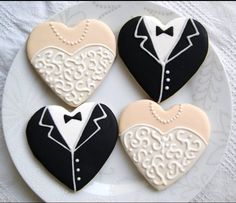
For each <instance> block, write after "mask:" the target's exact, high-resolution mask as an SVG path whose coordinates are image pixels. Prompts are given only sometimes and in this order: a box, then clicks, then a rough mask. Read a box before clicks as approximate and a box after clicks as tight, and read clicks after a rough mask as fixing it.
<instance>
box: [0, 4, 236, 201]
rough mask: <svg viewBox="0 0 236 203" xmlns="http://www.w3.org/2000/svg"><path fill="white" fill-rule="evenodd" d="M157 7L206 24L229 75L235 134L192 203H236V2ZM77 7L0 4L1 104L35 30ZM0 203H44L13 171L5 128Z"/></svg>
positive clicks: (0, 155)
mask: <svg viewBox="0 0 236 203" xmlns="http://www.w3.org/2000/svg"><path fill="white" fill-rule="evenodd" d="M156 3H158V4H160V5H162V6H166V7H168V8H170V9H173V10H174V11H175V12H179V13H181V14H183V15H186V16H191V17H193V18H195V19H197V20H199V21H200V22H202V23H203V24H205V25H207V27H208V31H209V36H210V39H211V41H212V42H213V44H214V45H215V47H216V51H217V53H218V55H219V56H220V59H221V61H222V63H223V65H224V68H225V70H226V72H227V75H228V79H229V81H230V87H231V92H232V100H233V101H232V103H233V125H232V131H231V135H230V138H229V141H228V146H227V149H226V151H225V155H224V158H223V160H222V162H221V164H220V165H219V168H218V170H217V172H216V174H215V176H214V178H213V179H212V181H211V182H210V183H208V184H207V186H206V187H205V188H204V189H203V190H202V192H201V193H199V194H198V195H197V196H196V197H195V198H194V200H193V201H236V133H235V132H234V131H235V130H236V82H235V81H236V36H235V33H236V12H235V10H236V2H171V1H168V2H164V1H162V2H156ZM75 4H76V2H0V100H1V99H2V93H3V88H4V83H5V79H6V77H7V73H8V70H9V68H10V66H11V63H12V61H13V59H14V57H15V55H16V53H17V51H18V50H19V49H20V48H21V46H22V44H23V43H24V42H25V40H26V38H27V36H28V34H29V32H30V31H31V30H32V28H33V27H35V26H36V25H37V24H38V23H40V22H41V21H43V20H45V19H47V18H48V17H50V16H51V15H53V14H55V13H57V12H60V11H62V10H63V9H65V8H67V7H69V6H73V5H75ZM225 108H228V107H225ZM0 125H1V122H0ZM0 201H1V202H4V201H6V202H9V201H11V202H17V201H40V199H39V198H38V197H37V196H36V195H35V194H34V193H33V192H32V191H31V190H30V189H29V188H28V186H27V185H26V184H25V182H24V181H23V180H22V179H21V177H20V175H19V174H18V172H17V170H16V169H15V167H14V165H13V163H12V161H11V159H10V156H9V154H8V151H7V148H6V144H5V141H4V136H3V132H2V127H1V126H0Z"/></svg>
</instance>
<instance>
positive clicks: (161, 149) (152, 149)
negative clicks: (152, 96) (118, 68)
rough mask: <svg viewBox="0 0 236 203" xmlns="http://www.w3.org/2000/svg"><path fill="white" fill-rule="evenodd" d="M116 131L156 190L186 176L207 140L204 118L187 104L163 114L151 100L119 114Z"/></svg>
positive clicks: (199, 110)
mask: <svg viewBox="0 0 236 203" xmlns="http://www.w3.org/2000/svg"><path fill="white" fill-rule="evenodd" d="M119 127H120V139H121V142H122V144H123V147H124V149H125V151H126V152H127V154H128V155H129V157H130V158H131V160H132V161H133V163H134V164H135V166H136V167H137V169H138V170H139V172H140V173H141V174H142V175H143V176H144V177H145V179H146V180H147V181H148V182H149V183H150V184H151V185H152V186H153V187H154V188H156V189H157V190H163V189H165V188H167V187H168V186H170V185H171V184H173V183H174V182H175V181H177V180H178V179H180V178H181V177H182V176H183V175H184V174H186V173H187V172H188V171H189V170H190V168H191V167H192V166H193V165H194V163H195V162H196V161H197V160H198V159H199V157H200V156H201V154H202V153H203V151H204V150H205V148H206V147H207V144H208V141H209V137H210V123H209V120H208V117H207V115H206V114H205V113H204V112H203V111H202V110H201V109H199V108H198V107H196V106H193V105H190V104H180V105H175V106H173V107H172V108H170V109H168V110H166V111H165V110H163V109H162V108H161V106H159V105H158V104H156V103H155V102H153V101H151V100H140V101H137V102H134V103H133V104H130V105H129V106H128V107H127V108H126V109H125V110H124V111H123V112H122V114H121V117H120V126H119Z"/></svg>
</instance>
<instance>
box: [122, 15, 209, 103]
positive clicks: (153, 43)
mask: <svg viewBox="0 0 236 203" xmlns="http://www.w3.org/2000/svg"><path fill="white" fill-rule="evenodd" d="M118 50H119V54H120V57H121V58H122V60H123V61H124V63H125V65H126V66H127V67H128V69H129V71H130V73H131V74H132V75H133V76H134V78H135V79H136V80H137V82H138V83H139V84H140V85H141V86H142V88H143V89H144V90H145V91H146V92H147V93H148V95H149V96H150V97H151V98H152V99H153V100H155V101H157V102H162V101H164V100H165V99H167V98H168V97H170V96H171V95H173V94H174V93H176V92H177V91H178V90H179V89H180V88H181V87H183V86H184V85H185V84H186V82H187V81H188V80H189V79H190V78H191V77H192V76H193V75H194V74H195V73H196V71H197V70H198V69H199V67H200V66H201V64H202V63H203V61H204V59H205V57H206V55H207V51H208V35H207V31H206V29H205V28H204V27H203V26H202V25H201V24H200V23H199V22H198V21H196V20H193V19H189V18H184V17H181V18H176V19H174V20H172V21H170V22H168V23H167V24H166V25H163V24H162V23H161V22H160V21H159V20H158V19H157V18H154V17H151V16H138V17H135V18H132V19H131V20H129V21H128V22H126V24H125V25H124V26H123V27H122V29H121V30H120V33H119V37H118Z"/></svg>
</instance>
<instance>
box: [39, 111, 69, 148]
mask: <svg viewBox="0 0 236 203" xmlns="http://www.w3.org/2000/svg"><path fill="white" fill-rule="evenodd" d="M39 126H41V127H43V128H48V130H49V131H48V138H49V139H51V140H52V141H53V142H56V143H57V144H59V145H60V146H62V147H63V148H65V149H67V150H69V151H70V148H69V147H68V145H67V144H66V142H65V140H64V139H63V137H62V136H61V134H60V132H59V131H58V129H57V127H56V125H55V123H54V121H53V119H52V117H51V115H50V113H49V110H48V109H47V107H45V108H44V110H43V112H42V115H41V118H40V120H39Z"/></svg>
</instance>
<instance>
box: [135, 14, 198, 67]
mask: <svg viewBox="0 0 236 203" xmlns="http://www.w3.org/2000/svg"><path fill="white" fill-rule="evenodd" d="M143 18H144V17H140V19H139V21H138V23H137V26H136V29H135V32H134V37H135V38H140V39H142V41H141V42H140V48H141V49H143V50H144V51H145V52H147V53H148V54H149V55H150V56H151V57H152V58H154V59H155V60H156V61H157V62H158V63H159V64H161V65H164V64H162V63H161V61H160V60H159V58H158V56H157V53H156V51H155V49H154V46H153V43H152V40H151V37H150V35H149V33H148V31H147V29H146V26H145V23H144V19H143ZM199 34H200V33H199V31H198V29H197V27H196V25H195V23H194V20H193V19H189V20H188V21H187V23H186V25H185V28H184V30H183V33H182V36H181V37H180V39H179V40H178V42H176V45H175V46H174V48H173V49H172V50H171V52H170V54H169V56H168V57H167V60H166V62H165V64H167V63H168V62H170V61H172V60H173V59H175V58H176V57H178V56H179V55H181V54H182V53H184V52H185V51H187V50H188V49H189V48H190V47H191V46H194V45H193V43H192V41H191V38H192V37H194V36H198V35H199Z"/></svg>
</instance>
